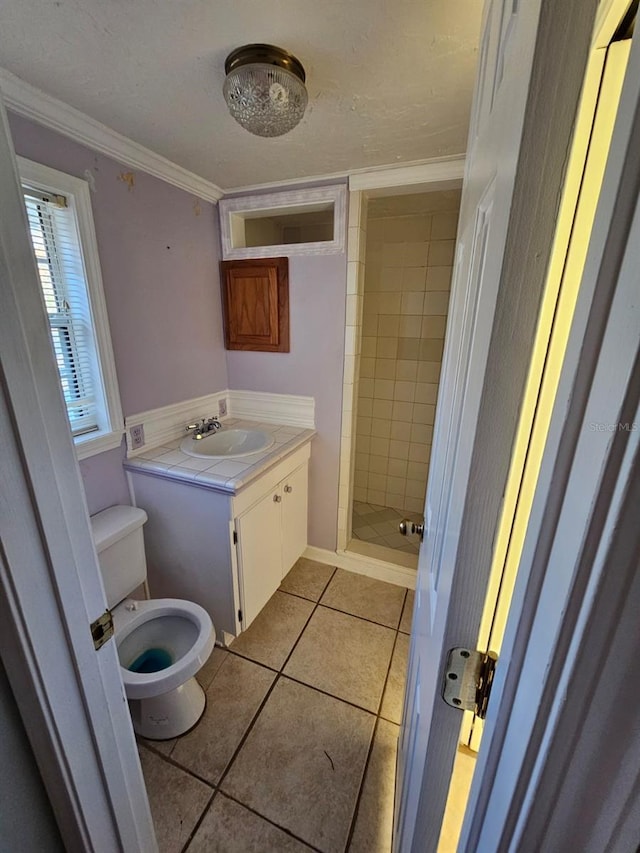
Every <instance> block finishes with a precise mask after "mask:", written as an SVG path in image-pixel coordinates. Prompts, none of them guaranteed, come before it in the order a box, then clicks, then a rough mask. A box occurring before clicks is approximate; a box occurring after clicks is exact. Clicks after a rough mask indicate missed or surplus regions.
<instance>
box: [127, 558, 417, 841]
mask: <svg viewBox="0 0 640 853" xmlns="http://www.w3.org/2000/svg"><path fill="white" fill-rule="evenodd" d="M337 571H338V569H337V567H334V569H333V572H332V573H331V576H330V577H329V579H328V580H327V582H326V584H325V586H324V588H323V590H322V592H321V593H320V596H319V598H318V599H317V601H315V602H313V604H314V607H313V609H312V611H311V613H310V614H309V616H308V618H307V620H306V622H305V624H304V626H303V628H302V630H301V632H300V634H299V635H298V637H297V639H296V641H295V643H294V644H293V646H292V648H291V650H290V652H289V654H288V655H287V657H286V659H285V661H284V663H283V664H282V667H281V669H280V670H276V669H274V668H273V667H270V666H268V665H266V664H264V663H261V662H259V661H254V660H252V659H251V658H245V657H244V656H243V655H242V654H240V653H238V652H234V651H232V650H231V649H230V648H225V651H226V652H230V653H231V654H233V655H234V656H236V657H240V658H242V659H244V660H249V661H250V662H251V663H253V664H254V665H257V666H261V667H262V668H264V669H267V670H268V671H269V672H273V673H275V676H276V677H275V678H274V680H273V683H272V684H271V686H270V688H269V689H268V691H267V693H266V694H265V696H264V698H263V700H262V702H261V703H260V705H259V707H258V709H257V711H256V712H255V714H254V715H253V717H252V719H251V721H250V723H249V725H248V726H247V729H246V731H245V733H244V735H243V736H242V738H241V740H240V742H239V744H238V746H237V747H236V749H235V750H234V752H233V754H232V756H231V758H230V760H229V761H228V763H227V764H226V766H225V768H224V770H223V772H222V773H221V775H220V777H219V779H218V782H217V783H216V784H213V783H211V782H210V781H208V780H207V779H205V778H203V777H201V776H199V775H198V774H197V773H195V772H193V770H191V769H190V768H188V767H185V766H184V765H182V764H180V763H179V762H178V761H176V760H175V759H174V758H172V756H171V753H172V752H173V749H174V748H175V746H176V743H177V741H176V743H174V744H173V746H172V748H171V751H170V752H169V754H165V753H163V752H160V751H159V750H157V749H156V748H154V746H153V742H151V743H146V742H145V743H141V742H139V744H138V745H139V746H140V747H143V748H144V749H147V750H148V751H149V752H151V753H152V754H154V755H156V757H158V758H159V759H161V760H162V761H165V762H166V763H167V764H169V765H172V766H174V767H175V768H176V769H178V770H181V771H182V772H184V773H186V774H187V775H189V776H190V777H192V778H194V779H196V780H197V781H199V782H200V783H202V784H204V785H206V786H207V787H208V788H210V789H211V796H210V797H209V800H208V802H207V804H206V805H205V806H204V808H203V810H202V813H201V814H200V817H199V818H198V820H197V822H196V824H195V825H194V828H193V829H192V831H191V833H190V835H189V838H188V839H187V841H186V843H185V845H184V846H183V847H182V849H181V853H186V851H187V848H188V847H189V845H190V844H191V842H192V841H193V838H194V837H195V835H196V833H197V831H198V829H199V828H200V826H201V824H202V822H203V820H204V818H205V816H206V814H207V813H208V812H209V811H210V809H211V806H212V803H213V801H214V799H215V797H216V796H217V795H218V794H220V795H221V796H226V797H227V798H228V799H230V800H232V801H234V802H236V803H237V804H238V805H240V806H241V807H243V808H246V809H247V810H248V811H250V812H252V813H253V814H255V815H256V816H258V817H259V818H261V819H263V820H265V821H267V823H270V824H271V825H272V826H274V827H276V828H277V829H279V830H281V831H283V832H284V833H285V834H287V835H289V836H290V837H292V838H293V839H295V840H296V841H299V842H300V843H302V844H304V845H306V846H307V847H308V848H309V849H311V850H314V851H317V853H322V851H320V850H319V848H316V847H314V846H313V845H312V844H310V843H309V842H307V841H305V840H304V839H302V838H299V837H298V836H296V835H295V834H294V833H292V832H291V831H290V830H288V829H287V828H286V827H282V826H280V825H279V824H277V823H275V822H274V821H272V820H271V819H270V818H267V817H265V816H264V815H262V814H260V812H258V811H256V810H255V809H253V808H252V807H251V806H248V805H247V804H245V803H243V802H242V801H241V800H239V799H237V798H236V797H234V796H232V795H230V794H229V793H228V792H226V791H223V790H222V788H221V786H222V783H223V781H224V779H225V778H226V777H227V775H228V773H229V771H230V770H231V767H232V766H233V764H234V762H235V760H236V758H237V756H238V754H239V753H240V751H241V749H242V748H243V746H244V744H245V743H246V741H247V739H248V737H249V735H250V733H251V731H252V730H253V728H254V726H255V724H256V722H257V720H258V718H259V716H260V715H261V713H262V711H263V709H264V707H265V705H266V704H267V702H268V700H269V698H270V696H271V694H272V693H273V691H274V689H275V687H276V685H277V684H278V682H279V681H280V679H281V678H286V679H288V680H290V681H292V682H294V683H297V684H300V685H301V686H303V687H306V688H308V689H310V690H315V691H316V692H318V693H320V694H323V695H325V696H328V697H329V698H332V699H334V700H336V701H339V702H343V703H344V704H346V705H349V706H351V707H353V708H355V709H357V710H359V711H363V712H364V713H366V714H369V715H375V723H374V728H373V733H372V737H371V741H370V743H369V748H368V752H367V758H366V761H365V765H364V768H363V772H362V776H361V779H360V785H359V789H358V795H357V798H356V802H355V805H354V811H353V815H352V820H351V824H350V830H349V834H348V837H347V845H346V847H345V851H346V850H348V847H349V845H350V844H351V841H352V837H353V833H354V831H355V825H356V821H357V815H358V810H359V807H360V801H361V798H362V793H363V789H364V781H365V778H366V774H367V770H368V767H369V763H370V759H371V753H372V750H373V744H374V741H375V737H376V734H377V731H378V728H379V723H380V720H384V721H385V722H389V723H392V724H393V725H397V723H395V722H394V721H393V720H388V719H387V718H386V717H383V716H382V714H381V710H382V703H383V701H384V695H385V691H386V689H387V685H388V680H389V674H390V671H391V664H392V661H393V655H394V653H395V650H396V646H397V643H398V638H399V634H400V633H403V634H404V633H405V632H400V630H399V624H400V622H401V621H402V615H403V613H404V608H405V605H406V600H407V596H408V590H405V595H404V599H403V604H402V607H401V610H400V618H399V622H398V627H397V628H396V629H393V628H389V626H388V625H382V624H381V623H379V622H375V621H374V620H370V619H366V618H364V617H360V616H356V615H355V614H352V613H347V612H346V611H340V610H337V608H333V607H329V606H328V605H321V600H322V597H323V596H324V594H325V593H326V591H327V589H328V587H329V585H330V583H331V581H332V580H333V578H334V577H335V575H336V573H337ZM280 591H281V592H286V593H287V594H288V595H293V596H295V597H297V598H302V599H303V600H306V601H312V600H311V599H307V598H305V597H304V596H298V595H296V593H289V592H287V591H286V590H280ZM320 606H323V607H325V608H326V609H328V610H335V611H336V612H340V613H345V615H349V616H352V617H353V618H356V619H361V620H362V621H365V622H370V623H372V624H375V625H379V626H380V627H384V628H387V629H389V630H395V634H396V636H395V638H394V643H393V647H392V651H391V657H390V659H389V665H388V667H387V674H386V677H385V680H384V684H383V689H382V692H381V695H380V700H379V703H378V711H377V712H374V711H371V710H369V709H367V708H363V707H362V706H359V705H356V704H354V703H352V702H349V701H348V700H345V699H343V698H341V697H339V696H334V695H333V694H331V693H328V692H327V691H324V690H321V689H319V688H317V687H314V686H313V685H310V684H305V682H302V681H299V680H298V679H296V678H292V677H291V676H289V675H285V673H284V667H285V666H286V665H287V663H288V662H289V659H290V658H291V655H292V654H293V652H294V651H295V648H296V647H297V645H298V643H299V641H300V639H301V638H302V635H303V634H304V632H305V630H306V628H307V627H308V625H309V622H310V621H311V618H312V617H313V614H314V613H315V612H316V610H317V609H318V607H320ZM223 665H224V662H223V663H222V664H221V665H220V667H219V668H218V670H217V671H216V673H215V674H214V676H213V678H212V680H211V683H213V681H214V680H215V678H216V676H217V674H218V672H219V671H220V669H221V668H222V666H223ZM209 686H211V685H209Z"/></svg>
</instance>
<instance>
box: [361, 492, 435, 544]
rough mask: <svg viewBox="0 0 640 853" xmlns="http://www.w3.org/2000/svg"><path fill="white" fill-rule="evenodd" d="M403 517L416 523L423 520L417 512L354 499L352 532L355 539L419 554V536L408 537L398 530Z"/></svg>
mask: <svg viewBox="0 0 640 853" xmlns="http://www.w3.org/2000/svg"><path fill="white" fill-rule="evenodd" d="M403 518H408V519H409V520H410V521H414V522H416V523H419V522H421V521H422V516H421V515H420V514H419V513H417V512H408V511H407V510H400V509H394V508H393V507H387V506H376V505H375V504H366V503H362V502H361V501H354V502H353V518H352V523H351V526H352V531H351V532H352V535H353V538H354V539H360V540H361V541H363V542H369V543H370V544H371V545H384V547H385V548H395V550H396V551H403V552H404V553H405V554H417V553H418V537H417V536H412V537H406V536H403V535H402V534H401V533H400V532H399V531H398V523H399V522H400V521H402V519H403Z"/></svg>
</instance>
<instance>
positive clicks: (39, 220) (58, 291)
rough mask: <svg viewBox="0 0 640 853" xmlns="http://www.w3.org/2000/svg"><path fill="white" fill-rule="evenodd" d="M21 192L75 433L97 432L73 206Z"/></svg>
mask: <svg viewBox="0 0 640 853" xmlns="http://www.w3.org/2000/svg"><path fill="white" fill-rule="evenodd" d="M23 192H24V199H25V205H26V209H27V218H28V221H29V231H30V233H31V241H32V243H33V249H34V252H35V256H36V262H37V266H38V274H39V276H40V284H41V287H42V293H43V296H44V302H45V306H46V310H47V315H48V318H49V327H50V330H51V339H52V343H53V350H54V353H55V358H56V363H57V365H58V371H59V373H60V382H61V384H62V391H63V394H64V399H65V402H66V404H67V412H68V415H69V422H70V424H71V431H72V432H73V434H74V435H80V434H81V433H86V432H90V431H92V430H96V429H98V413H97V401H96V381H95V378H96V376H99V374H96V363H97V357H96V345H95V339H94V334H93V327H92V321H91V309H90V304H89V297H88V292H87V283H86V277H85V272H84V264H83V259H82V250H81V247H80V240H79V237H78V228H77V223H76V217H75V212H74V209H73V203H72V200H70V199H66V198H65V197H64V196H59V195H53V194H48V193H45V192H40V191H39V190H37V189H32V188H27V187H25V188H23ZM98 381H99V380H98Z"/></svg>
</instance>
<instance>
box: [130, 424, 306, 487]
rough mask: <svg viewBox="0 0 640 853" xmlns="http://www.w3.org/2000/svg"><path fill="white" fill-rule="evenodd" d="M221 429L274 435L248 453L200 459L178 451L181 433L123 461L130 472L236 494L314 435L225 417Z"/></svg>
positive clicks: (288, 427) (182, 437)
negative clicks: (268, 442)
mask: <svg viewBox="0 0 640 853" xmlns="http://www.w3.org/2000/svg"><path fill="white" fill-rule="evenodd" d="M222 426H223V429H225V428H226V429H229V428H231V427H233V428H234V429H260V430H263V431H264V432H268V433H269V434H270V435H273V437H274V439H275V444H273V445H271V447H268V448H267V449H266V450H262V451H259V452H258V453H253V454H251V456H243V457H240V458H234V457H229V458H228V459H211V458H209V459H199V458H197V457H195V456H188V455H187V454H186V453H183V452H182V451H181V450H180V444H181V443H182V441H183V439H184V436H180V438H176V439H174V440H173V441H169V442H167V443H165V444H163V445H160V446H158V447H153V448H148V449H146V450H144V451H143V452H142V453H140V454H138V455H137V456H133V457H131V458H129V459H125V460H124V467H125V468H126V469H127V470H129V471H144V472H145V473H148V474H154V475H156V476H158V477H163V478H166V479H169V480H180V481H181V482H183V483H194V484H195V485H198V486H202V487H204V488H209V489H213V490H214V491H217V492H225V493H227V494H230V495H234V494H236V493H237V492H238V491H240V489H242V488H243V487H244V486H247V485H248V484H249V483H250V482H251V481H252V480H254V479H255V478H256V477H259V476H260V475H261V474H264V472H265V471H267V470H268V469H269V468H271V467H272V466H273V465H275V464H276V462H280V460H282V459H284V458H285V456H288V455H289V454H290V453H293V451H294V450H297V449H298V448H299V447H301V446H302V445H303V444H305V443H306V442H307V441H311V439H312V438H313V436H314V435H315V434H316V433H315V430H313V429H302V428H300V427H293V426H280V425H279V424H265V423H256V422H255V421H244V420H238V419H236V418H225V420H224V421H223V422H222Z"/></svg>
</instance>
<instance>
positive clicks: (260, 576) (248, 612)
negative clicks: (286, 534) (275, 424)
mask: <svg viewBox="0 0 640 853" xmlns="http://www.w3.org/2000/svg"><path fill="white" fill-rule="evenodd" d="M281 506H282V496H281V491H280V488H279V487H278V488H276V489H274V490H273V491H272V492H269V494H268V495H266V496H265V497H264V498H262V500H261V501H259V502H258V503H257V504H255V505H254V506H252V507H251V509H249V510H247V512H245V513H243V515H241V516H240V517H239V518H238V520H237V522H236V529H237V533H238V569H239V572H240V591H241V595H242V628H243V630H244V629H245V628H248V627H249V625H250V624H251V622H253V620H254V619H255V617H256V616H257V615H258V613H259V612H260V611H261V610H262V608H263V607H264V605H265V604H266V603H267V601H268V600H269V599H270V598H271V596H272V595H273V593H274V592H275V591H276V589H277V588H278V586H279V585H280V581H281V580H282V545H281V539H280V516H281V509H280V508H281Z"/></svg>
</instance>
